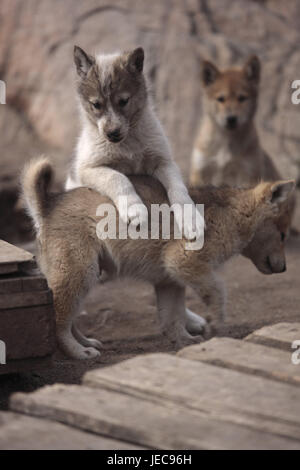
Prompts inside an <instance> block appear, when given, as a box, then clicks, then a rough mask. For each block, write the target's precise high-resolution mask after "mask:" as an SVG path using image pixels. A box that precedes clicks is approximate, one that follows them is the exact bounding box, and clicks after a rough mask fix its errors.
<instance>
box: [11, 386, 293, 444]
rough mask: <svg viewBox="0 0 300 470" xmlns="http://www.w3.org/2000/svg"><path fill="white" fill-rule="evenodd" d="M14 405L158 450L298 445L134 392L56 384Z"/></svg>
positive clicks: (19, 397)
mask: <svg viewBox="0 0 300 470" xmlns="http://www.w3.org/2000/svg"><path fill="white" fill-rule="evenodd" d="M10 407H11V408H12V409H13V410H17V411H19V412H22V413H27V414H31V415H35V416H40V417H44V418H51V419H53V420H56V421H59V422H62V423H66V424H70V425H72V426H76V427H78V428H81V429H83V430H88V431H90V432H93V433H95V434H101V435H105V436H110V437H112V438H115V439H120V440H122V441H123V440H126V441H129V442H132V443H136V444H139V445H143V446H147V447H150V448H155V449H298V448H299V442H297V441H295V440H291V439H288V438H285V437H282V436H275V435H272V434H270V433H266V432H262V431H256V430H252V429H248V428H246V427H244V426H241V425H238V424H233V423H229V422H225V421H218V420H215V419H213V418H211V417H210V416H209V415H208V414H205V413H202V412H201V411H195V410H191V409H188V408H184V407H181V406H180V405H174V404H173V403H171V402H168V403H167V404H165V403H157V402H155V401H153V400H152V401H151V400H144V399H142V398H139V397H132V396H130V395H128V394H123V393H118V392H112V391H107V390H104V389H93V388H88V387H85V386H78V385H63V384H55V385H52V386H47V387H43V388H41V389H39V390H37V391H35V392H34V393H30V394H25V393H15V394H14V395H13V396H12V397H11V400H10Z"/></svg>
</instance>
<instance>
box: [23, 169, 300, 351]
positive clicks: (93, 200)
mask: <svg viewBox="0 0 300 470" xmlns="http://www.w3.org/2000/svg"><path fill="white" fill-rule="evenodd" d="M44 166H45V162H44V161H43V162H42V163H41V162H35V163H33V164H32V165H31V166H30V167H29V170H28V169H27V170H26V171H25V173H24V177H23V188H24V195H25V198H26V201H27V204H28V203H29V209H30V207H31V198H32V200H33V204H36V201H40V205H41V206H45V203H47V207H48V210H47V211H46V212H45V211H43V210H42V211H40V212H39V216H38V220H37V221H36V222H37V223H38V224H39V225H40V227H41V230H40V233H39V235H38V242H39V247H40V250H39V263H40V267H41V269H42V271H43V272H44V274H45V275H46V277H47V280H48V283H49V286H50V287H51V289H52V290H53V296H54V304H55V309H56V314H57V339H58V344H59V346H60V348H61V349H62V350H63V351H64V352H65V354H66V355H68V356H69V357H75V358H78V359H84V358H89V357H95V356H97V355H98V354H99V352H98V351H97V349H95V348H97V347H100V345H99V344H97V341H96V340H89V339H87V338H84V337H82V335H81V334H80V332H78V331H77V330H74V328H73V330H72V323H73V319H74V316H76V315H77V313H78V312H79V310H80V308H81V304H82V301H83V299H84V297H85V294H86V293H87V292H88V290H89V288H90V287H91V286H92V285H93V284H95V283H96V282H97V281H98V280H99V279H100V280H101V278H102V277H103V273H105V274H106V276H107V277H108V278H111V277H113V276H134V277H137V278H139V279H143V280H146V281H149V282H151V283H152V284H153V285H154V286H155V290H156V295H157V305H158V314H159V318H160V322H161V325H162V330H163V332H164V333H165V334H166V335H167V336H168V338H170V339H171V340H172V341H176V342H177V343H179V344H180V345H183V344H189V343H192V342H196V341H199V340H200V339H201V338H202V336H201V334H203V333H205V321H204V320H203V319H201V317H198V316H197V315H195V314H194V313H193V312H190V311H189V310H188V309H186V308H185V286H191V287H192V288H194V289H195V290H196V292H197V293H198V294H199V296H200V297H201V299H202V300H203V302H204V303H205V305H206V306H207V307H208V308H209V309H210V311H211V312H212V314H213V315H214V316H215V317H216V318H218V319H219V320H220V319H221V320H222V319H223V317H224V315H225V310H224V309H225V307H224V290H223V287H222V283H221V282H220V280H219V279H218V278H217V275H216V269H217V268H218V266H220V265H221V264H222V263H224V262H225V261H226V260H227V259H229V258H230V257H231V256H233V255H235V254H238V253H244V254H245V255H246V256H248V257H250V259H251V260H252V261H253V262H254V263H255V264H256V266H257V267H258V269H260V270H261V271H262V272H266V273H271V272H281V271H284V270H285V257H284V244H283V242H282V240H281V234H280V232H279V228H278V226H277V220H278V217H280V210H281V209H280V207H281V204H282V203H283V202H284V201H285V200H286V198H287V197H288V196H289V194H290V193H291V192H292V190H293V188H294V182H277V183H261V184H260V185H258V186H256V187H255V188H254V189H245V190H241V189H231V188H221V189H216V188H210V187H207V188H204V189H203V190H194V191H192V192H191V197H192V199H193V200H194V202H195V203H200V202H201V203H204V204H205V220H206V226H207V230H206V239H205V243H204V247H203V249H202V250H200V251H186V250H185V249H184V243H185V242H184V240H174V239H170V240H162V239H159V240H151V239H149V240H141V239H139V240H131V239H127V240H119V239H115V240H110V239H107V240H100V239H99V238H98V237H97V235H96V225H97V223H98V222H99V217H97V216H96V210H97V207H98V206H99V205H100V204H103V203H107V202H110V200H109V199H108V198H107V197H105V196H102V195H101V194H99V193H97V192H95V191H94V190H92V189H88V188H77V189H74V190H72V191H69V192H67V193H63V194H59V195H56V196H53V195H52V196H50V195H46V197H45V193H44V191H43V188H44V187H45V185H44V183H43V179H44V172H43V168H44ZM32 174H34V175H35V177H34V178H32ZM36 181H38V182H39V183H38V184H36ZM131 182H132V184H133V185H134V187H135V190H136V191H137V194H138V195H139V196H140V197H141V199H142V200H143V202H144V203H145V205H146V206H147V208H148V210H149V209H150V205H151V204H155V203H158V204H162V203H164V202H167V195H166V192H165V190H164V188H163V187H162V185H161V184H160V183H159V182H158V181H157V180H155V179H153V178H151V177H138V176H135V177H132V178H131ZM41 188H42V190H41ZM32 214H34V212H33V211H32ZM283 229H284V228H283V227H281V228H280V230H283ZM266 233H267V234H268V243H267V244H263V243H261V239H262V237H265V234H266ZM274 254H276V256H275V258H272V255H274ZM72 331H73V334H74V335H73V334H72ZM192 334H194V335H196V336H192ZM75 337H76V338H77V339H78V340H79V341H80V343H81V344H80V343H79V342H78V341H77V340H76V339H75Z"/></svg>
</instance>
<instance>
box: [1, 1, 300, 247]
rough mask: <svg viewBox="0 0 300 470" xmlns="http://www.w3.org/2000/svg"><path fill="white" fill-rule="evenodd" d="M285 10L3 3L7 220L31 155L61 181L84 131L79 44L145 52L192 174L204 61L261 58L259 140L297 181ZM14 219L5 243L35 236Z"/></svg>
mask: <svg viewBox="0 0 300 470" xmlns="http://www.w3.org/2000/svg"><path fill="white" fill-rule="evenodd" d="M281 3H282V2H278V1H275V0H266V1H254V0H240V1H239V2H235V1H234V0H223V1H222V8H220V1H219V0H202V1H196V0H188V1H186V2H182V1H181V0H165V1H164V2H161V1H160V0H154V1H152V2H139V1H137V0H122V1H121V0H114V1H112V2H105V1H104V0H88V1H85V2H76V1H74V0H65V1H64V2H61V1H59V0H53V1H52V2H49V1H47V0H40V1H39V2H38V3H37V2H36V1H35V0H27V2H22V1H21V0H2V2H1V6H0V15H1V19H2V28H1V31H0V78H1V79H2V80H4V81H5V82H6V86H7V104H6V105H1V107H0V132H1V137H2V138H1V146H0V150H1V163H0V170H1V171H0V174H1V176H0V213H2V216H1V217H4V219H3V220H4V222H5V221H6V220H7V217H8V213H9V214H10V215H11V211H12V209H13V207H14V205H15V202H16V199H17V197H16V194H17V184H18V179H19V170H20V169H21V167H22V166H23V164H24V162H25V161H26V160H27V159H29V158H30V157H31V156H32V155H36V154H38V153H40V152H45V153H47V154H50V155H52V157H53V159H54V161H55V167H56V169H57V174H58V179H59V182H60V183H61V182H62V181H63V179H64V177H65V170H66V166H67V163H68V161H69V159H70V158H71V155H72V150H73V147H74V145H75V141H76V136H77V134H78V128H79V125H78V115H77V109H76V100H75V90H74V67H73V58H72V49H73V46H74V44H79V45H80V46H82V47H83V48H85V49H87V50H88V51H90V52H97V51H98V52H99V51H104V52H107V51H113V50H116V49H129V48H131V47H134V46H136V45H142V46H143V47H144V48H145V51H146V69H147V74H148V76H149V81H150V87H151V90H152V91H153V94H154V96H155V102H156V105H157V109H158V112H159V115H160V117H161V119H162V122H163V124H164V126H165V128H166V131H167V134H168V136H169V138H170V139H171V143H172V147H173V150H174V155H175V158H176V160H177V162H178V163H179V165H180V168H181V170H182V171H183V173H184V175H185V177H186V176H187V175H188V169H189V161H190V154H191V149H192V146H193V140H194V135H195V132H196V129H197V126H198V122H199V119H200V115H201V90H200V81H199V59H200V57H202V56H208V57H211V58H213V59H214V60H216V61H217V62H218V64H219V65H220V66H227V65H229V64H232V63H236V62H240V61H242V60H243V59H244V56H245V55H247V54H248V53H249V52H255V53H257V54H258V55H259V56H260V57H261V59H262V61H263V75H262V84H261V100H260V105H259V112H258V116H257V123H258V127H259V132H260V135H261V138H262V142H263V144H264V146H265V148H266V150H267V151H268V152H269V153H270V154H271V155H272V156H273V157H274V160H275V162H276V164H277V165H278V167H279V169H280V171H281V172H282V174H283V176H286V177H295V178H297V180H298V181H299V179H300V137H299V136H298V129H299V128H300V108H299V107H297V105H293V104H292V103H291V91H292V90H291V88H290V86H291V83H292V81H293V80H295V79H297V78H299V76H298V75H297V74H298V73H299V72H298V71H299V70H300V50H299V48H298V44H299V39H300V33H299V31H300V28H299V25H300V15H299V13H300V5H299V2H297V0H291V1H290V2H288V4H286V3H285V4H284V6H283V5H281ZM298 106H300V105H298ZM3 214H4V215H3ZM14 215H15V217H13V219H14V220H15V221H16V222H15V225H14V226H11V228H10V231H8V228H7V223H4V222H3V221H2V220H1V222H3V223H2V224H1V233H0V237H1V238H6V239H8V238H9V239H14V236H15V233H16V232H17V233H21V235H22V236H23V235H24V233H27V234H28V227H26V226H25V228H24V227H23V226H21V228H20V226H19V225H20V218H19V217H17V214H14ZM17 223H18V224H19V225H16V224H17ZM21 225H22V224H21ZM22 227H23V228H22Z"/></svg>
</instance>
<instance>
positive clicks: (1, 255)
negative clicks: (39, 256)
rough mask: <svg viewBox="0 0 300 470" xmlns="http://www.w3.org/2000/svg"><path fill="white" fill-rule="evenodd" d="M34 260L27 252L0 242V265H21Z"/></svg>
mask: <svg viewBox="0 0 300 470" xmlns="http://www.w3.org/2000/svg"><path fill="white" fill-rule="evenodd" d="M33 259H34V256H33V254H31V253H29V252H28V251H25V250H23V249H22V248H18V247H17V246H14V245H11V244H10V243H7V242H5V241H4V240H0V264H8V263H22V262H24V261H31V260H33Z"/></svg>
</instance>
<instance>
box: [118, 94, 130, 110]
mask: <svg viewBox="0 0 300 470" xmlns="http://www.w3.org/2000/svg"><path fill="white" fill-rule="evenodd" d="M128 101H129V97H128V98H121V99H120V100H119V106H120V107H121V108H124V107H125V106H126V104H127V103H128Z"/></svg>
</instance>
